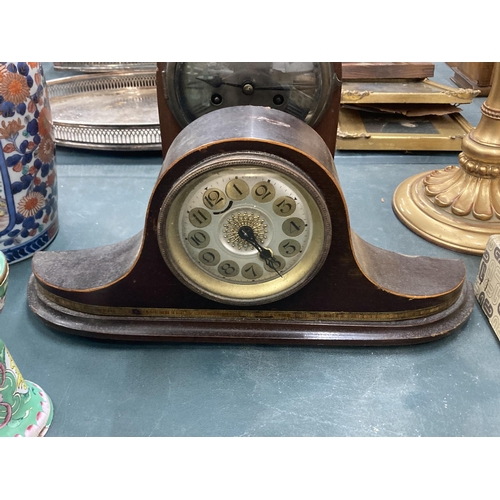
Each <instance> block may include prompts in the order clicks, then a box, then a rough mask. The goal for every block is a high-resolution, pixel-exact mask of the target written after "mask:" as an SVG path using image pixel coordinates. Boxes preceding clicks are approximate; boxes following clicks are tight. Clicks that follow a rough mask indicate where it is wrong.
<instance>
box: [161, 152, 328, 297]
mask: <svg viewBox="0 0 500 500" xmlns="http://www.w3.org/2000/svg"><path fill="white" fill-rule="evenodd" d="M158 234H159V244H160V248H161V251H162V254H163V257H164V259H165V261H166V262H167V264H168V265H169V267H170V268H171V270H172V271H173V272H174V274H176V276H177V277H178V278H179V279H181V280H182V281H183V282H185V283H186V284H187V285H188V286H190V288H192V289H194V290H195V291H197V292H198V293H201V294H202V295H205V296H208V297H210V298H212V299H214V300H217V301H219V302H226V303H230V304H231V303H235V304H236V303H243V302H244V303H247V304H257V303H265V302H271V301H275V300H278V299H280V298H282V297H285V296H287V295H289V294H291V293H293V292H294V291H295V290H297V289H298V288H300V287H302V286H303V285H304V284H305V283H307V282H308V281H309V280H310V279H311V278H312V277H313V276H314V275H315V274H316V272H318V270H319V268H320V267H321V264H322V263H323V261H324V259H325V257H326V254H327V252H328V249H329V245H330V238H331V226H330V219H329V216H328V211H327V209H326V205H325V203H324V201H323V198H322V196H321V193H320V192H319V190H318V189H317V188H316V186H314V185H313V183H312V182H311V181H310V180H309V179H308V178H307V176H305V175H304V174H303V173H302V172H300V171H299V170H298V169H297V168H295V167H294V166H293V165H292V164H291V163H289V162H287V161H285V160H282V159H280V158H278V157H274V156H272V155H266V154H263V153H248V152H243V153H235V154H231V155H221V156H218V157H217V158H215V159H213V158H212V159H209V160H207V161H205V162H202V163H201V164H199V165H197V166H195V167H193V168H192V169H191V171H190V172H189V173H188V174H186V176H185V177H184V178H183V179H181V180H180V181H179V182H178V183H177V184H176V185H175V186H174V187H173V188H172V191H171V193H170V194H169V195H168V196H167V197H166V199H165V201H164V204H163V206H162V209H161V213H160V218H159V223H158Z"/></svg>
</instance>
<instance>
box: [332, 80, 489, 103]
mask: <svg viewBox="0 0 500 500" xmlns="http://www.w3.org/2000/svg"><path fill="white" fill-rule="evenodd" d="M478 94H479V91H478V90H472V89H462V88H456V87H455V88H453V87H449V86H447V85H443V84H440V83H437V82H434V81H432V80H429V79H427V78H426V79H424V80H420V81H416V80H397V81H396V80H392V81H390V80H388V81H348V82H343V84H342V97H341V101H340V102H341V104H380V103H382V104H409V103H411V104H426V105H428V104H469V103H470V102H472V100H473V99H474V97H476V96H477V95H478Z"/></svg>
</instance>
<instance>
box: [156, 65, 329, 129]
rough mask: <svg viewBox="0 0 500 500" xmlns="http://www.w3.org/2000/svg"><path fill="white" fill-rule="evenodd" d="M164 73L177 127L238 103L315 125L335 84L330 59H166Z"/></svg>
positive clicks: (168, 97) (238, 104)
mask: <svg viewBox="0 0 500 500" xmlns="http://www.w3.org/2000/svg"><path fill="white" fill-rule="evenodd" d="M164 78H165V88H166V93H167V96H166V97H167V99H168V101H169V106H170V109H171V110H172V113H173V114H174V116H175V118H176V119H177V121H178V123H179V124H180V125H181V126H186V125H187V124H189V123H191V122H192V121H193V120H195V119H196V118H198V117H200V116H202V115H204V114H206V113H209V112H210V111H214V110H216V109H219V108H225V107H230V106H241V105H253V106H266V107H271V108H275V109H279V110H281V111H285V112H287V113H289V114H292V115H294V116H296V117H298V118H300V119H301V120H303V121H305V122H306V123H308V124H309V125H311V126H314V125H315V124H316V123H317V122H318V121H319V120H320V119H321V117H322V115H323V113H324V111H325V109H326V107H327V105H328V103H329V101H330V98H331V95H332V92H333V90H334V86H335V83H336V80H335V78H336V76H335V74H334V73H333V71H332V66H331V64H330V63H321V62H267V63H262V62H260V63H259V62H257V63H256V62H246V63H241V62H184V63H182V62H177V63H167V66H166V73H165V75H164Z"/></svg>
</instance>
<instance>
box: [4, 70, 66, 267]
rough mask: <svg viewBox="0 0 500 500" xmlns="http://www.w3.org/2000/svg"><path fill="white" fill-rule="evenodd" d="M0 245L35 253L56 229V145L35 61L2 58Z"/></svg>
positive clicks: (17, 256)
mask: <svg viewBox="0 0 500 500" xmlns="http://www.w3.org/2000/svg"><path fill="white" fill-rule="evenodd" d="M0 146H1V149H0V250H2V252H3V253H4V254H5V256H6V257H7V261H8V262H9V263H13V262H16V261H19V260H23V259H26V258H28V257H31V255H32V254H33V253H34V252H35V251H37V250H40V249H42V248H44V247H45V246H47V245H48V244H49V243H50V242H51V241H52V240H53V239H54V238H55V236H56V234H57V230H58V216H57V186H56V167H55V144H54V139H53V133H52V118H51V113H50V106H49V98H48V90H47V84H46V82H45V77H44V75H43V68H42V66H41V64H40V63H37V62H0Z"/></svg>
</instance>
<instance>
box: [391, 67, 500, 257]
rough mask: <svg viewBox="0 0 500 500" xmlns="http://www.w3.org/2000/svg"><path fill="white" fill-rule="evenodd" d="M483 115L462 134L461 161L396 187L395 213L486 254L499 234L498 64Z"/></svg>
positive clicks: (426, 232)
mask: <svg viewBox="0 0 500 500" xmlns="http://www.w3.org/2000/svg"><path fill="white" fill-rule="evenodd" d="M481 113H482V117H481V120H480V122H479V124H478V126H477V127H476V128H475V129H472V130H471V131H470V132H469V134H468V135H467V136H466V137H464V139H463V142H462V152H461V153H460V154H459V157H458V160H459V166H455V165H451V166H448V167H446V168H444V169H441V170H433V171H429V172H425V173H420V174H417V175H415V176H413V177H410V178H409V179H406V180H405V181H404V182H402V183H401V184H400V185H399V186H398V187H397V189H396V191H395V192H394V196H393V200H392V206H393V209H394V212H395V214H396V215H397V217H398V218H399V219H400V220H401V222H403V223H404V224H405V225H406V226H408V227H409V228H410V229H411V230H412V231H413V232H414V233H416V234H418V235H419V236H422V237H423V238H425V239H427V240H429V241H431V242H433V243H436V244H437V245H440V246H443V247H445V248H449V249H451V250H455V251H459V252H464V253H470V254H476V255H482V254H483V252H484V249H485V248H486V244H487V242H488V239H489V237H490V236H491V235H492V234H499V233H500V63H495V65H494V69H493V78H492V89H491V92H490V94H489V96H488V99H487V100H486V101H485V103H484V104H483V105H482V107H481Z"/></svg>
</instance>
